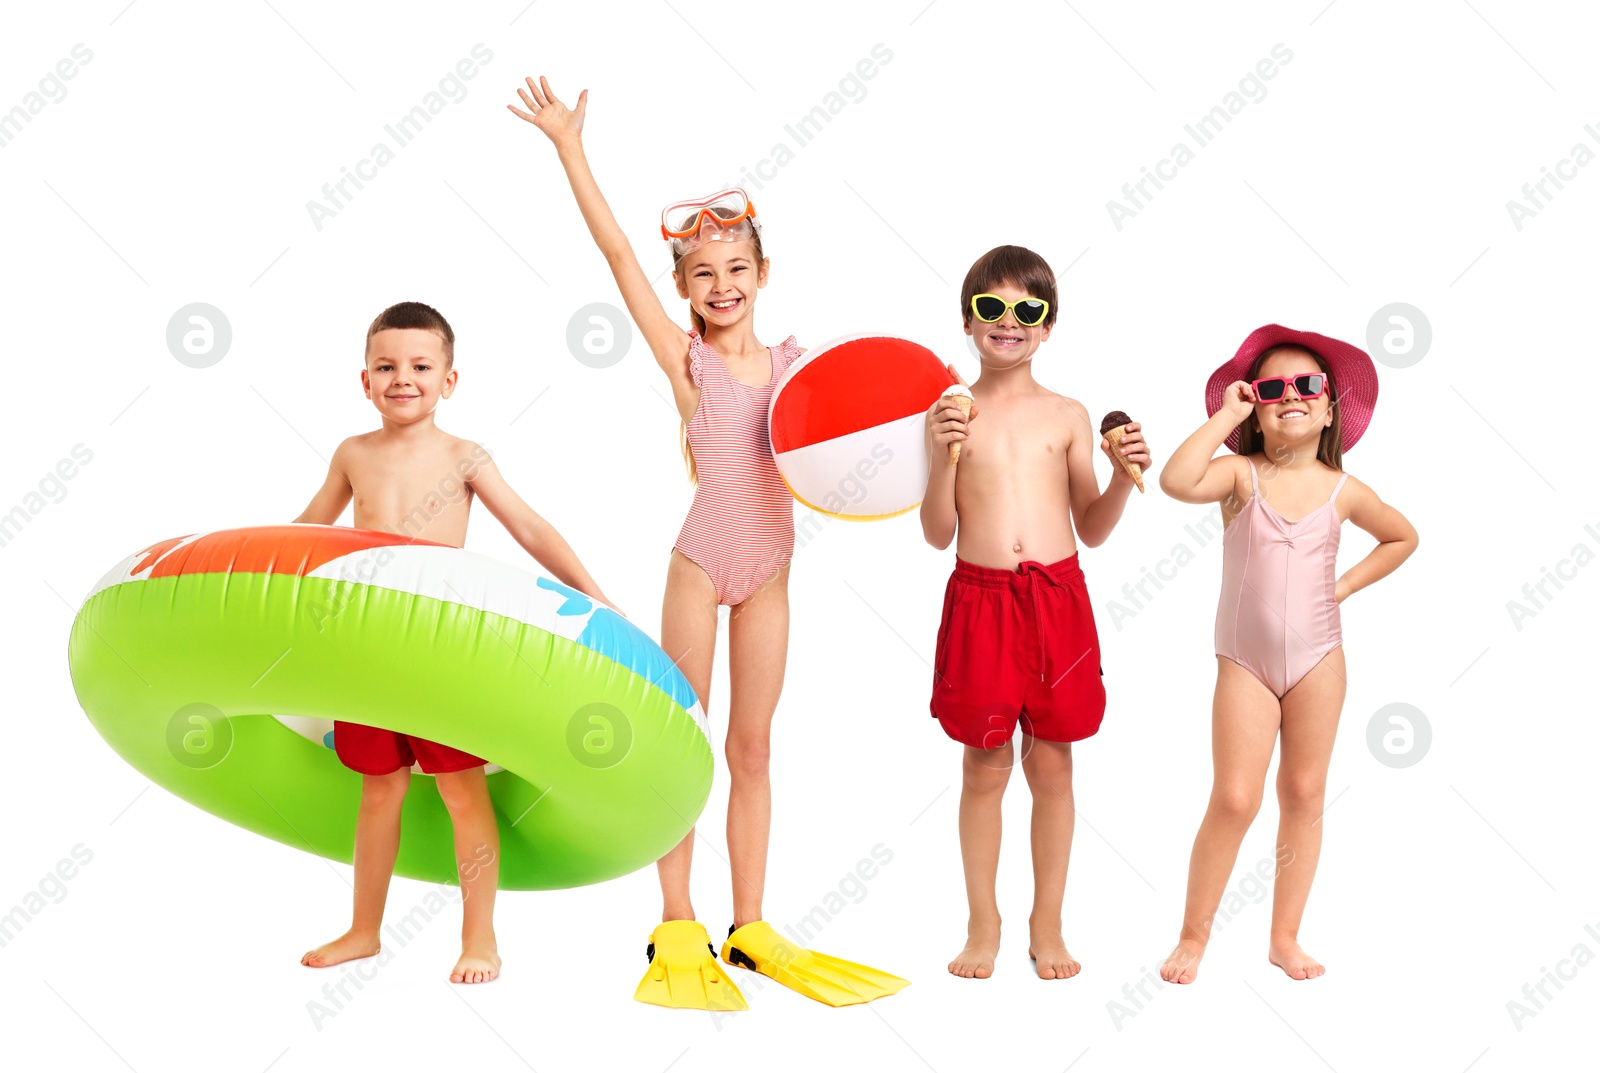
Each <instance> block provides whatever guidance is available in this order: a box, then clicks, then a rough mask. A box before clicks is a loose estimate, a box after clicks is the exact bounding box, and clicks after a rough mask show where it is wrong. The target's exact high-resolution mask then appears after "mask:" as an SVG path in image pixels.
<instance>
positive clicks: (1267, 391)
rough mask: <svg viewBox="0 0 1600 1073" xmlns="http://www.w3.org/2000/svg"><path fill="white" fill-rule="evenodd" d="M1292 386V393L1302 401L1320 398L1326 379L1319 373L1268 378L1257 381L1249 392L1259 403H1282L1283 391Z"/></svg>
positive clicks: (1325, 385)
mask: <svg viewBox="0 0 1600 1073" xmlns="http://www.w3.org/2000/svg"><path fill="white" fill-rule="evenodd" d="M1289 384H1293V385H1294V392H1295V394H1296V395H1299V396H1300V397H1301V398H1302V399H1315V398H1320V397H1321V395H1322V392H1323V391H1324V390H1325V389H1326V388H1327V386H1328V378H1327V377H1326V376H1323V375H1322V374H1321V373H1301V374H1300V375H1299V376H1269V377H1266V378H1265V379H1262V380H1257V381H1255V382H1254V383H1252V384H1251V385H1250V390H1251V391H1252V392H1254V393H1255V397H1256V399H1257V400H1259V401H1261V402H1281V401H1283V396H1284V389H1285V388H1286V387H1287V385H1289Z"/></svg>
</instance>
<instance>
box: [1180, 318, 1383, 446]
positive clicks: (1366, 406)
mask: <svg viewBox="0 0 1600 1073" xmlns="http://www.w3.org/2000/svg"><path fill="white" fill-rule="evenodd" d="M1284 343H1293V344H1294V345H1295V346H1299V347H1304V348H1305V349H1307V350H1309V351H1311V352H1312V353H1313V354H1315V355H1317V357H1319V358H1321V359H1322V360H1323V361H1325V362H1327V363H1328V369H1329V371H1330V372H1331V373H1332V376H1333V392H1334V397H1333V403H1334V405H1336V406H1338V407H1339V430H1340V432H1341V433H1342V436H1341V437H1340V438H1341V441H1342V443H1341V450H1343V451H1348V450H1350V448H1352V447H1354V446H1355V445H1356V441H1357V440H1359V439H1361V434H1362V433H1364V432H1366V431H1367V424H1368V422H1370V421H1371V420H1372V409H1373V407H1375V406H1376V405H1377V404H1378V370H1377V368H1376V367H1375V366H1374V365H1373V364H1372V358H1371V357H1369V356H1368V355H1367V352H1366V351H1365V350H1362V349H1361V348H1360V347H1357V346H1352V345H1350V344H1349V343H1346V342H1343V341H1341V340H1338V339H1333V338H1330V337H1329V336H1326V335H1318V334H1317V333H1316V332H1297V331H1295V330H1294V329H1293V328H1285V327H1284V326H1283V325H1281V324H1267V325H1263V326H1262V327H1260V328H1257V329H1256V330H1255V331H1253V332H1251V333H1250V335H1249V337H1248V338H1247V339H1245V341H1244V343H1243V344H1241V345H1240V347H1239V352H1238V353H1237V354H1235V355H1234V356H1233V357H1232V358H1231V359H1230V360H1228V361H1226V362H1224V363H1223V364H1222V366H1221V367H1220V368H1218V369H1217V371H1216V372H1214V373H1212V374H1211V379H1210V380H1208V381H1206V416H1208V417H1209V416H1212V415H1214V414H1215V413H1216V412H1217V411H1218V410H1220V409H1222V396H1223V394H1224V393H1225V392H1226V391H1227V390H1228V385H1229V384H1231V383H1233V382H1234V381H1235V380H1243V379H1244V378H1245V377H1246V376H1248V375H1249V373H1250V366H1251V365H1252V364H1253V363H1254V362H1255V360H1256V358H1257V357H1259V356H1260V355H1261V354H1262V353H1263V352H1264V351H1267V350H1270V349H1272V348H1273V347H1275V346H1281V345H1283V344H1284ZM1227 443H1228V450H1230V451H1234V452H1236V453H1237V452H1238V450H1239V430H1238V429H1234V430H1233V432H1232V433H1230V434H1229V435H1228V440H1227Z"/></svg>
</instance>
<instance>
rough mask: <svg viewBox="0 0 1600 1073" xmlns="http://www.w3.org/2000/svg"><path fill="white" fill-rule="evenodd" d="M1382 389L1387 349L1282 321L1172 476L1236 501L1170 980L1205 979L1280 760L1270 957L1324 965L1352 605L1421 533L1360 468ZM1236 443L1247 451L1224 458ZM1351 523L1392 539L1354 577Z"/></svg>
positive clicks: (1193, 491)
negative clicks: (1343, 555)
mask: <svg viewBox="0 0 1600 1073" xmlns="http://www.w3.org/2000/svg"><path fill="white" fill-rule="evenodd" d="M1377 398H1378V379H1377V373H1376V371H1375V370H1374V368H1373V365H1372V359H1371V358H1369V357H1368V356H1367V354H1366V353H1365V352H1364V351H1362V350H1360V349H1359V348H1357V347H1354V346H1351V345H1350V344H1349V343H1344V342H1341V341H1339V340H1337V339H1330V338H1328V337H1327V336H1323V335H1318V334H1316V333H1315V332H1297V331H1294V330H1292V329H1290V328H1284V327H1282V326H1280V325H1277V324H1268V325H1266V326H1265V327H1263V328H1258V329H1257V330H1256V331H1254V332H1252V333H1250V337H1249V338H1248V339H1246V340H1245V341H1244V345H1243V346H1241V347H1240V348H1239V352H1238V353H1237V354H1235V355H1234V356H1233V360H1231V361H1229V362H1227V363H1226V364H1224V365H1223V366H1222V367H1221V368H1219V369H1218V370H1217V371H1216V372H1214V373H1212V374H1211V380H1210V382H1209V383H1208V385H1207V387H1206V410H1207V412H1208V413H1209V414H1210V415H1211V419H1210V420H1209V421H1207V422H1206V423H1205V424H1204V425H1202V426H1200V428H1199V430H1198V431H1196V432H1195V433H1194V434H1193V435H1192V436H1190V437H1189V438H1188V439H1187V440H1185V441H1184V443H1183V445H1182V446H1180V447H1179V448H1178V449H1177V450H1176V451H1175V452H1173V455H1172V459H1171V461H1169V462H1168V463H1167V464H1166V466H1165V468H1163V469H1162V471H1161V488H1162V490H1163V491H1164V492H1166V493H1167V494H1168V495H1170V496H1172V497H1173V498H1174V499H1178V500H1182V501H1183V502H1185V503H1221V504H1222V517H1223V524H1224V526H1225V529H1224V532H1223V540H1222V547H1223V559H1222V598H1221V600H1220V601H1219V603H1218V605H1217V625H1216V655H1217V688H1216V694H1215V697H1214V699H1213V704H1212V715H1211V720H1212V766H1213V776H1212V787H1211V801H1210V803H1209V804H1208V805H1207V807H1206V815H1205V819H1204V820H1203V821H1201V824H1200V833H1199V834H1198V835H1196V836H1195V840H1194V851H1193V853H1192V855H1191V856H1190V859H1189V894H1188V899H1187V901H1186V903H1185V905H1184V913H1183V929H1182V930H1181V931H1180V932H1179V936H1178V945H1177V947H1176V948H1174V949H1173V951H1172V954H1171V955H1170V956H1169V957H1168V958H1167V960H1166V962H1165V963H1163V965H1162V966H1161V978H1162V979H1163V980H1166V981H1168V982H1169V983H1180V984H1186V983H1189V982H1191V981H1192V980H1193V979H1194V978H1195V973H1196V971H1197V970H1198V968H1199V964H1200V958H1201V956H1202V955H1203V954H1204V953H1205V949H1206V940H1207V939H1208V938H1209V936H1210V933H1211V921H1212V918H1213V917H1214V916H1215V915H1216V912H1217V907H1218V905H1219V904H1220V903H1221V901H1222V893H1223V888H1224V887H1225V886H1226V885H1227V882H1228V877H1229V875H1230V874H1231V873H1232V871H1233V865H1234V860H1235V858H1237V856H1238V854H1239V844H1240V842H1241V841H1242V840H1243V839H1244V834H1245V831H1246V829H1248V828H1249V826H1250V821H1251V820H1253V819H1255V815H1256V811H1257V809H1259V808H1260V806H1261V796H1262V793H1263V790H1264V786H1265V782H1266V774H1267V766H1268V765H1269V763H1270V762H1271V760H1272V748H1273V744H1274V742H1275V741H1278V740H1279V739H1281V741H1282V754H1281V756H1280V759H1279V765H1278V806H1279V814H1280V815H1279V821H1278V843H1277V852H1276V857H1277V861H1278V874H1277V877H1276V881H1275V885H1274V887H1273V898H1272V938H1271V942H1270V944H1269V946H1268V948H1267V958H1268V960H1270V961H1271V962H1272V963H1273V964H1274V965H1276V966H1278V967H1279V968H1281V969H1282V970H1283V971H1284V972H1285V973H1287V974H1288V975H1289V976H1290V977H1291V978H1292V979H1296V980H1309V979H1312V978H1313V977H1317V976H1321V975H1322V973H1323V971H1324V970H1323V967H1322V965H1321V963H1320V962H1318V961H1317V960H1316V959H1315V958H1314V957H1312V956H1311V955H1310V954H1308V953H1306V952H1305V951H1304V950H1303V949H1301V947H1300V940H1299V934H1300V917H1301V915H1302V913H1304V911H1305V906H1306V898H1307V897H1308V896H1309V895H1310V893H1311V878H1312V876H1313V875H1315V874H1316V870H1317V857H1318V855H1319V854H1320V853H1321V850H1322V824H1321V822H1320V821H1321V818H1322V811H1323V796H1324V791H1325V789H1326V785H1327V776H1328V761H1329V759H1330V758H1331V756H1332V755H1333V737H1334V731H1335V729H1336V728H1337V727H1338V725H1339V710H1340V708H1341V707H1342V706H1343V705H1344V694H1345V663H1344V649H1343V648H1342V647H1341V637H1340V631H1339V604H1340V603H1341V602H1343V601H1344V599H1345V598H1346V597H1348V596H1349V595H1350V594H1351V593H1353V592H1356V591H1359V590H1360V589H1364V588H1366V587H1367V586H1368V585H1371V584H1372V583H1373V582H1374V581H1377V580H1378V579H1379V578H1381V577H1384V576H1385V575H1387V574H1389V573H1390V572H1391V571H1393V570H1394V569H1395V568H1396V567H1397V566H1399V565H1400V564H1401V563H1402V562H1404V561H1405V560H1406V557H1407V556H1409V555H1410V554H1411V553H1412V552H1413V551H1415V550H1416V547H1417V532H1416V530H1415V529H1413V528H1412V527H1411V523H1410V522H1408V521H1406V519H1405V517H1404V516H1403V515H1401V513H1400V512H1399V511H1398V510H1395V509H1394V507H1392V506H1390V505H1389V504H1387V503H1385V502H1384V501H1383V500H1381V499H1379V498H1378V494H1377V493H1376V492H1374V491H1373V490H1372V489H1371V488H1369V487H1367V486H1366V485H1365V484H1363V483H1362V482H1360V481H1358V480H1353V479H1351V477H1350V476H1349V475H1348V474H1346V473H1345V472H1344V453H1345V452H1346V451H1348V450H1350V448H1351V447H1353V446H1355V443H1356V441H1357V440H1359V439H1360V438H1361V434H1362V433H1363V432H1365V431H1366V428H1367V423H1368V422H1369V421H1370V420H1371V418H1372V409H1373V406H1374V404H1375V403H1376V402H1377ZM1224 443H1226V444H1227V445H1228V447H1229V448H1231V449H1232V451H1233V453H1232V454H1229V455H1223V456H1222V457H1221V458H1213V457H1212V456H1213V455H1215V454H1216V453H1217V449H1218V448H1219V447H1221V446H1222V445H1223V444H1224ZM1346 519H1348V520H1350V521H1351V522H1353V523H1355V525H1356V526H1358V527H1359V528H1361V529H1364V530H1366V531H1367V532H1368V533H1370V534H1371V535H1372V536H1373V537H1374V538H1375V539H1376V540H1377V541H1378V546H1377V547H1375V548H1374V549H1373V550H1372V551H1371V552H1369V553H1368V554H1367V556H1366V557H1365V558H1364V559H1362V560H1361V561H1360V562H1358V563H1356V564H1355V565H1354V566H1353V567H1351V568H1350V569H1349V570H1347V571H1345V572H1344V573H1343V574H1337V572H1336V570H1335V568H1334V559H1335V556H1336V554H1337V552H1338V550H1339V530H1340V527H1341V526H1342V525H1343V524H1344V522H1345V520H1346Z"/></svg>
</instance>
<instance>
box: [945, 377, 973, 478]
mask: <svg viewBox="0 0 1600 1073" xmlns="http://www.w3.org/2000/svg"><path fill="white" fill-rule="evenodd" d="M950 397H951V398H952V399H954V400H955V404H956V405H957V406H959V407H961V416H962V417H971V416H972V396H971V395H952V396H950ZM959 461H961V441H960V440H951V441H950V464H951V465H952V466H953V465H955V464H956V463H957V462H959Z"/></svg>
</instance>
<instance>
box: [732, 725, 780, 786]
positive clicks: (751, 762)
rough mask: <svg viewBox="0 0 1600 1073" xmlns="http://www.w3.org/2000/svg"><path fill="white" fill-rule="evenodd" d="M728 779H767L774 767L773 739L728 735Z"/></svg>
mask: <svg viewBox="0 0 1600 1073" xmlns="http://www.w3.org/2000/svg"><path fill="white" fill-rule="evenodd" d="M727 757H728V777H729V778H740V779H764V778H767V776H768V772H769V769H770V767H771V765H772V739H771V738H770V737H769V736H767V735H765V734H762V735H759V736H757V735H754V734H751V735H738V736H735V735H733V734H729V735H728V743H727Z"/></svg>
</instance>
